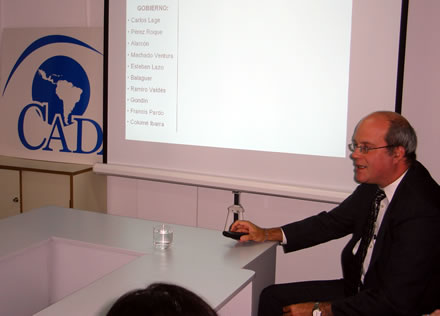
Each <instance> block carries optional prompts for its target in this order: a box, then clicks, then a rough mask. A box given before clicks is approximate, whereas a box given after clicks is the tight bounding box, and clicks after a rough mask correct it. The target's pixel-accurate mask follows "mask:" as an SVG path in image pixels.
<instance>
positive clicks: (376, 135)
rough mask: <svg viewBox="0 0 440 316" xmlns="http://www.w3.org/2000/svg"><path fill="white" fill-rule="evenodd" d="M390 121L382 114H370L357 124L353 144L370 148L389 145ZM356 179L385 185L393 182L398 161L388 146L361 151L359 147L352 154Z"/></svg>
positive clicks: (381, 185) (361, 181)
mask: <svg viewBox="0 0 440 316" xmlns="http://www.w3.org/2000/svg"><path fill="white" fill-rule="evenodd" d="M388 127H389V123H388V122H387V121H386V120H385V119H384V118H383V117H381V116H374V115H373V116H370V117H367V118H366V119H364V120H363V121H361V122H360V123H359V125H358V126H357V128H356V130H355V132H354V134H353V144H355V145H358V146H359V145H362V146H367V147H370V148H375V147H382V146H387V145H388V144H387V143H386V141H385V135H386V133H387V131H388ZM351 159H353V163H354V173H355V179H356V181H358V182H360V183H373V184H377V185H379V186H380V187H385V186H387V185H388V184H390V183H392V182H393V181H394V180H395V179H394V178H393V176H394V174H395V169H396V161H395V159H394V158H393V155H391V154H390V153H389V151H388V148H380V149H374V150H370V151H368V153H361V152H360V151H359V149H358V148H356V150H355V151H354V152H353V153H352V154H351Z"/></svg>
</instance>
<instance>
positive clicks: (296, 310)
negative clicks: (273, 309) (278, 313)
mask: <svg viewBox="0 0 440 316" xmlns="http://www.w3.org/2000/svg"><path fill="white" fill-rule="evenodd" d="M314 305H315V303H313V302H308V303H299V304H293V305H288V306H284V307H283V316H311V315H312V311H313V306H314ZM319 309H320V310H321V313H322V316H333V312H332V309H331V304H330V303H328V302H323V303H320V304H319Z"/></svg>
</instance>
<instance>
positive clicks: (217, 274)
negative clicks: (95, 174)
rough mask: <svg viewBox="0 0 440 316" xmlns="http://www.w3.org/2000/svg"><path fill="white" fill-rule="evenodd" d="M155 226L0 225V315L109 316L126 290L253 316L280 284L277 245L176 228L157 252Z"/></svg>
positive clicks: (92, 218)
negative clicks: (161, 287) (187, 296)
mask: <svg viewBox="0 0 440 316" xmlns="http://www.w3.org/2000/svg"><path fill="white" fill-rule="evenodd" d="M155 224H157V223H156V222H151V221H146V220H140V219H135V218H128V217H118V216H112V215H106V214H99V213H94V212H86V211H79V210H74V209H68V208H60V207H45V208H40V209H35V210H32V211H30V212H27V213H24V214H20V215H17V216H13V217H10V218H6V219H3V220H0V315H15V316H20V315H33V314H35V315H38V316H55V315H57V316H58V315H64V316H68V315H84V316H85V315H105V314H106V312H107V311H108V309H109V307H110V306H111V304H112V303H113V302H114V301H115V300H116V299H117V298H118V297H119V296H120V295H122V294H124V293H126V292H127V291H129V290H133V289H137V288H143V287H146V286H147V285H148V284H151V283H153V282H168V283H174V284H178V285H181V286H184V287H186V288H188V289H190V290H192V291H193V292H195V293H197V294H198V295H200V296H201V297H203V298H204V299H205V300H206V301H207V302H208V303H209V304H210V305H211V306H212V307H214V308H215V309H216V310H217V311H218V312H219V314H220V315H239V314H240V315H251V314H252V315H256V307H257V303H258V296H259V293H260V292H261V290H262V288H264V287H265V286H267V285H269V284H272V283H273V282H274V280H275V251H276V243H273V242H265V243H246V244H239V243H237V242H236V241H234V240H232V239H229V238H225V237H223V236H222V235H221V232H219V231H215V230H208V229H202V228H194V227H187V226H179V225H171V226H172V227H173V230H174V241H173V245H172V247H171V248H169V249H167V250H165V251H161V250H156V249H154V248H153V246H152V227H153V225H155Z"/></svg>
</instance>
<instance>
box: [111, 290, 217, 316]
mask: <svg viewBox="0 0 440 316" xmlns="http://www.w3.org/2000/svg"><path fill="white" fill-rule="evenodd" d="M171 315H184V316H217V313H216V312H215V311H214V310H213V309H212V308H211V306H209V305H208V303H206V302H205V301H204V300H203V299H202V298H201V297H199V296H198V295H196V294H195V293H193V292H191V291H189V290H187V289H185V288H183V287H180V286H178V285H173V284H165V283H153V284H151V285H150V286H148V287H147V288H146V289H138V290H134V291H130V292H128V293H126V294H124V295H122V296H121V297H120V298H119V299H118V300H117V301H116V302H115V303H114V304H113V306H112V307H111V308H110V311H109V312H108V313H107V316H171Z"/></svg>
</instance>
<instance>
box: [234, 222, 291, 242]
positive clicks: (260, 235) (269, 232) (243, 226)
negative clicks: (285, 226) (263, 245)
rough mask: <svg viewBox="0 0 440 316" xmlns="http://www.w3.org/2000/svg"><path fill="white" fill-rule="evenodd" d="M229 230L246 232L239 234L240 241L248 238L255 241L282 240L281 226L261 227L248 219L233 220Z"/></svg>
mask: <svg viewBox="0 0 440 316" xmlns="http://www.w3.org/2000/svg"><path fill="white" fill-rule="evenodd" d="M231 231H233V232H240V233H246V234H247V235H243V236H241V238H240V241H241V242H243V241H250V240H253V241H257V242H262V241H266V240H272V241H279V242H282V241H283V233H282V231H281V228H261V227H258V226H257V225H255V224H253V223H251V222H249V221H235V222H234V223H233V224H232V225H231Z"/></svg>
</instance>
